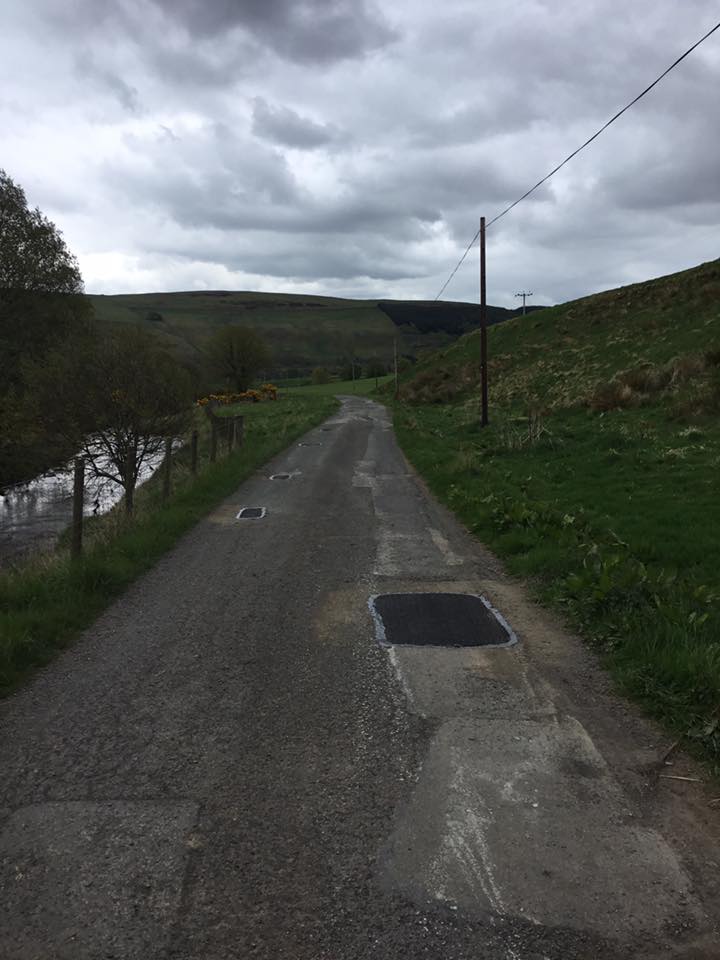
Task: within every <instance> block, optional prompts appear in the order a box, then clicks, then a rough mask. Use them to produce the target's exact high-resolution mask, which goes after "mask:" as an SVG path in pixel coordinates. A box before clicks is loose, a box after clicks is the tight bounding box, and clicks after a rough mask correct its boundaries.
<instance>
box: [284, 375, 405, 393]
mask: <svg viewBox="0 0 720 960" xmlns="http://www.w3.org/2000/svg"><path fill="white" fill-rule="evenodd" d="M392 379H393V378H392V376H386V377H378V378H377V380H376V378H375V377H367V378H365V379H362V380H332V381H331V382H330V383H311V384H306V385H304V386H301V387H286V388H285V389H284V390H283V391H282V393H283V395H285V394H287V395H288V396H291V397H298V396H303V397H334V396H337V395H338V394H346V395H349V396H352V395H353V394H356V395H357V396H363V397H366V396H368V394H371V393H373V392H374V391H375V388H376V385H377V386H383V385H384V384H386V383H389V382H390V381H391V380H392Z"/></svg>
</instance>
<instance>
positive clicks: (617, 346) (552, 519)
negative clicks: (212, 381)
mask: <svg viewBox="0 0 720 960" xmlns="http://www.w3.org/2000/svg"><path fill="white" fill-rule="evenodd" d="M488 341H489V354H490V360H489V373H490V376H489V380H490V411H489V412H490V423H489V426H488V427H486V428H481V427H480V424H479V402H478V393H479V391H478V353H479V337H478V335H477V333H470V334H468V335H466V336H464V337H462V338H460V339H459V340H458V341H457V342H456V343H454V344H453V345H451V346H450V347H449V348H447V349H443V350H440V351H439V352H437V353H435V354H434V355H433V356H431V357H428V358H425V359H424V360H423V361H422V362H421V363H419V364H418V365H417V367H415V368H414V369H413V370H412V371H408V372H407V373H406V374H405V375H404V383H403V385H402V391H401V394H402V399H403V400H404V401H405V402H403V403H400V404H398V405H396V410H395V414H396V415H395V423H396V429H397V432H398V436H399V438H400V440H401V443H402V445H403V447H404V449H405V451H406V453H407V454H408V456H409V458H410V459H411V461H412V462H413V463H414V464H415V466H416V467H417V468H418V469H419V470H420V472H421V473H423V474H424V476H425V477H426V479H427V480H428V482H429V484H430V486H431V487H432V489H433V490H434V491H435V493H436V494H437V495H438V496H439V497H440V498H441V499H442V500H444V501H445V502H446V503H447V504H448V506H450V507H451V508H452V509H454V510H455V511H456V512H457V514H458V515H459V516H460V517H461V518H462V520H463V521H464V522H465V523H466V525H467V526H468V527H469V528H470V529H471V530H472V531H473V532H475V533H477V534H478V536H480V537H481V539H482V540H483V542H485V543H486V544H488V545H489V546H490V547H491V548H492V549H493V550H495V551H496V552H497V553H498V554H499V555H500V556H502V557H503V558H504V560H505V561H506V563H507V565H508V567H509V569H510V571H511V572H513V573H515V574H519V575H522V576H525V577H528V578H530V581H531V583H532V586H533V589H534V590H535V592H536V594H537V596H539V597H540V598H541V599H543V600H544V601H545V602H546V603H548V604H550V605H552V606H553V607H554V608H555V609H556V610H558V611H559V612H560V613H561V614H562V615H563V616H564V617H565V618H566V619H567V620H569V621H570V622H571V624H572V625H573V626H574V627H575V628H577V629H578V630H580V631H581V632H582V633H583V634H584V635H585V636H586V637H587V638H588V639H589V640H590V641H592V642H593V643H594V644H595V645H596V646H597V647H598V648H599V649H600V650H601V651H602V654H603V656H604V658H605V662H606V663H607V664H608V665H609V666H610V668H611V669H612V670H613V673H614V676H615V678H616V680H617V682H618V684H619V685H620V686H621V688H622V689H623V690H624V691H626V692H628V693H630V694H632V695H633V696H634V697H636V698H637V699H638V700H640V701H641V702H642V703H643V704H645V705H646V706H647V707H648V709H649V710H651V712H652V713H654V714H655V715H656V716H658V717H659V718H661V719H662V720H663V721H665V722H666V723H667V724H668V726H669V727H670V728H671V729H672V730H673V731H676V733H677V734H679V735H681V736H683V737H685V738H687V742H688V743H689V744H693V745H695V746H696V747H697V749H698V750H700V751H702V753H703V755H704V756H705V757H706V758H708V759H709V760H710V761H711V762H712V764H713V765H715V767H716V769H717V770H718V771H720V719H719V713H718V712H719V711H720V535H719V534H720V260H715V261H712V262H710V263H705V264H702V265H701V266H699V267H696V268H694V269H692V270H686V271H683V272H682V273H676V274H673V275H671V276H667V277H661V278H659V279H656V280H652V281H648V282H646V283H639V284H634V285H632V286H627V287H621V288H619V289H617V290H610V291H607V292H605V293H601V294H597V295H595V296H591V297H585V298H583V299H580V300H575V301H573V302H571V303H566V304H562V305H561V306H557V307H553V308H551V309H548V310H544V311H543V312H542V313H540V314H536V315H529V316H526V317H517V318H515V319H512V320H509V321H508V322H507V323H503V324H501V325H499V326H495V327H493V328H492V329H491V330H490V331H489V334H488ZM588 695H589V696H592V691H590V690H589V691H588Z"/></svg>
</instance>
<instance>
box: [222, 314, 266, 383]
mask: <svg viewBox="0 0 720 960" xmlns="http://www.w3.org/2000/svg"><path fill="white" fill-rule="evenodd" d="M208 352H209V355H210V360H211V362H212V364H213V367H214V369H215V370H216V371H217V373H218V374H219V375H220V376H221V377H223V378H224V379H225V380H226V381H227V383H228V384H229V385H230V386H232V387H234V389H235V390H237V391H238V393H241V392H242V391H244V390H247V389H248V387H249V386H250V384H251V383H252V382H253V380H254V379H255V377H256V376H257V374H258V373H259V372H260V371H261V370H263V369H264V368H265V367H267V366H268V364H269V363H270V351H269V350H268V348H267V346H266V344H265V341H264V340H263V339H262V337H260V335H259V334H258V333H256V332H255V330H253V329H252V328H251V327H241V326H234V325H233V326H227V327H223V328H222V329H221V330H218V332H217V333H216V334H215V336H214V337H212V339H211V340H210V343H209V350H208Z"/></svg>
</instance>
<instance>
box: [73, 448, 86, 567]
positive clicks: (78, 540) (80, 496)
mask: <svg viewBox="0 0 720 960" xmlns="http://www.w3.org/2000/svg"><path fill="white" fill-rule="evenodd" d="M84 493H85V460H84V459H83V458H82V457H76V458H75V472H74V476H73V522H72V539H71V540H70V556H71V557H72V558H73V560H77V558H78V557H79V556H80V554H81V553H82V535H83V501H84Z"/></svg>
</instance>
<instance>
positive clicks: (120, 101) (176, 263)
mask: <svg viewBox="0 0 720 960" xmlns="http://www.w3.org/2000/svg"><path fill="white" fill-rule="evenodd" d="M718 20H720V4H719V3H718V2H717V0H682V3H678V2H677V0H633V2H632V3H625V4H622V5H621V4H618V2H617V0H582V2H578V0H574V2H569V0H514V2H513V3H508V2H507V0H443V2H442V3H439V2H437V0H394V2H393V3H392V4H390V3H386V4H384V5H382V6H381V5H379V4H378V5H376V4H373V3H371V2H368V0H2V4H1V9H0V167H2V168H4V169H5V170H6V172H7V173H8V174H9V175H10V176H11V177H12V178H13V179H14V180H15V181H16V182H17V183H19V184H20V185H21V186H23V188H24V189H25V192H26V194H27V197H28V201H29V203H30V204H31V205H32V206H36V205H37V206H39V207H40V209H41V210H42V211H43V212H44V213H45V214H46V215H47V216H48V217H50V219H51V220H53V221H54V222H55V223H56V224H57V226H58V227H59V228H60V229H61V230H62V231H63V234H64V236H65V239H66V242H67V244H68V246H69V248H70V249H71V250H72V251H73V253H75V255H76V256H77V257H78V260H79V263H80V267H81V271H82V274H83V277H84V280H85V286H86V289H87V290H88V291H89V292H91V293H133V292H135V293H140V292H146V291H157V290H196V289H225V290H265V291H286V292H295V293H315V294H326V295H332V296H350V297H367V298H390V297H398V298H419V299H433V298H434V297H435V296H436V295H437V294H438V292H439V290H440V288H441V286H442V284H443V283H444V282H445V280H446V279H447V277H448V275H449V274H450V271H451V270H452V268H453V267H454V265H455V264H456V263H457V261H458V259H459V257H460V255H461V254H462V252H463V250H464V249H465V247H466V246H467V244H468V242H469V241H470V239H471V238H472V237H473V235H474V234H475V232H476V231H477V228H478V223H479V217H480V216H481V215H485V216H486V217H487V218H488V219H491V218H492V217H493V216H495V215H496V214H497V213H498V212H499V211H500V210H501V209H503V208H504V207H505V206H506V205H507V204H508V203H510V202H512V201H513V200H514V199H516V198H517V197H518V196H520V195H521V194H522V193H524V192H525V190H526V189H528V188H529V187H530V186H532V184H534V183H535V182H536V181H537V180H539V179H540V178H541V177H542V176H544V175H545V174H546V173H547V172H548V171H549V170H550V169H551V168H552V167H554V166H555V165H556V164H557V163H558V162H559V161H560V160H562V159H563V158H564V157H565V156H566V155H567V154H568V153H569V152H570V151H571V150H573V149H574V148H575V147H577V146H578V145H579V144H580V143H582V142H583V141H584V140H585V139H586V138H587V137H588V136H590V135H591V134H592V133H593V132H594V131H595V130H596V129H597V128H598V127H599V126H600V125H601V124H602V123H603V122H604V121H605V120H607V119H608V118H609V117H610V116H611V115H612V114H613V113H614V112H615V111H616V110H617V109H619V108H620V107H621V106H623V105H624V104H625V103H627V102H628V101H629V100H630V99H632V97H634V96H635V95H636V94H637V93H639V92H640V90H642V89H643V88H644V87H645V86H646V85H647V84H648V83H649V82H651V81H652V80H653V79H654V78H655V77H656V76H657V75H658V74H659V73H661V72H662V70H664V69H665V67H667V66H668V65H669V64H670V63H671V62H672V61H673V60H674V59H675V58H676V57H677V56H679V55H680V54H681V53H682V52H683V51H684V50H685V49H687V47H689V46H690V45H691V44H692V43H694V42H695V41H696V40H697V39H698V38H699V37H700V36H702V34H703V33H705V32H706V31H707V30H709V29H710V28H711V27H712V26H713V25H714V24H715V23H716V22H717V21H718ZM718 90H720V31H718V32H717V33H716V34H714V35H713V36H712V37H711V38H710V39H708V40H707V41H706V42H705V43H704V44H703V45H702V46H701V47H700V48H699V49H698V50H697V51H695V52H694V53H693V54H692V55H691V56H690V57H689V58H688V59H687V60H685V61H683V63H682V64H680V66H678V67H677V69H676V70H674V71H673V72H672V73H671V74H670V75H669V76H668V77H667V78H666V79H665V80H663V81H662V83H661V84H660V85H659V86H658V87H656V88H655V89H654V90H653V91H652V92H651V93H650V94H648V96H647V97H646V98H644V99H643V100H642V101H641V102H640V103H639V104H637V105H636V106H635V107H634V108H633V109H632V110H631V111H629V112H628V113H627V114H625V115H624V116H623V117H622V118H621V119H620V120H618V121H617V123H615V124H614V125H613V126H612V127H610V128H609V129H608V130H607V131H606V132H605V133H604V134H603V135H602V137H600V138H599V139H598V140H597V141H596V142H595V143H594V144H592V145H591V146H590V147H589V148H588V149H587V150H586V151H584V152H583V153H582V154H580V155H579V156H578V157H577V158H575V159H574V160H573V161H571V163H570V164H568V165H567V167H565V168H563V170H562V171H560V172H559V173H558V174H557V175H556V176H555V177H553V179H552V180H550V181H549V183H548V184H547V185H546V186H544V187H542V188H541V189H540V190H538V191H537V193H535V194H534V195H533V196H532V197H531V198H529V199H528V200H527V201H525V202H523V203H522V204H520V205H519V206H518V207H517V208H515V209H514V210H513V211H512V212H511V213H510V214H508V215H507V216H506V217H504V218H503V219H502V220H501V221H499V222H498V223H497V224H496V225H494V226H493V227H492V228H491V229H489V230H488V233H487V263H488V300H489V302H491V303H494V304H499V305H504V306H517V305H518V302H519V301H518V300H517V299H516V298H515V294H516V293H517V292H519V291H522V290H526V291H532V293H533V297H532V299H531V300H530V301H529V302H531V303H558V302H562V301H565V300H569V299H573V298H575V297H578V296H583V295H586V294H589V293H593V292H595V291H597V290H602V289H607V288H609V287H614V286H618V285H621V284H625V283H631V282H635V281H640V280H645V279H648V278H649V277H653V276H660V275H662V274H665V273H670V272H673V271H675V270H681V269H684V268H687V267H691V266H694V265H696V264H698V263H701V262H703V261H706V260H711V259H715V258H716V257H718V256H720V242H719V241H720V159H719V158H720V123H719V122H718V121H719V120H720V109H719V108H718ZM478 290H479V283H478V258H477V253H476V251H473V252H472V253H471V254H470V255H469V256H468V259H467V260H466V262H465V263H464V264H463V266H462V267H461V268H460V270H459V271H458V273H457V275H456V277H455V278H454V279H453V281H452V283H451V284H450V286H449V287H448V288H447V290H446V291H445V293H444V294H443V297H444V298H445V299H451V300H469V301H477V299H478Z"/></svg>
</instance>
